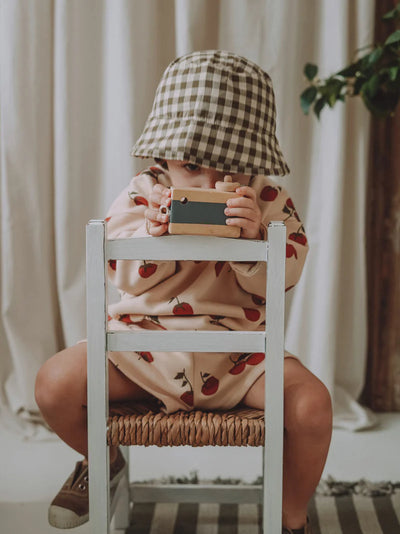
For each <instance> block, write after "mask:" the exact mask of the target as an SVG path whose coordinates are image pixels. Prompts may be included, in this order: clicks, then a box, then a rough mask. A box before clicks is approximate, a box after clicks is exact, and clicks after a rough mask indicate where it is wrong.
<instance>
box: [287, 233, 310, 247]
mask: <svg viewBox="0 0 400 534" xmlns="http://www.w3.org/2000/svg"><path fill="white" fill-rule="evenodd" d="M289 239H291V240H292V241H296V243H300V245H307V238H306V236H305V234H302V233H300V232H293V233H291V234H290V235H289Z"/></svg>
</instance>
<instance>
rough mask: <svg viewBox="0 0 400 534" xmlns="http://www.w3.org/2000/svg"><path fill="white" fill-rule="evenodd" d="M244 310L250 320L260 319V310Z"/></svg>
mask: <svg viewBox="0 0 400 534" xmlns="http://www.w3.org/2000/svg"><path fill="white" fill-rule="evenodd" d="M243 311H244V314H245V316H246V319H247V320H248V321H258V319H259V318H260V315H261V314H260V312H259V311H258V310H252V309H251V308H243Z"/></svg>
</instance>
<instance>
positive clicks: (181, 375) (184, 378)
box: [174, 369, 193, 406]
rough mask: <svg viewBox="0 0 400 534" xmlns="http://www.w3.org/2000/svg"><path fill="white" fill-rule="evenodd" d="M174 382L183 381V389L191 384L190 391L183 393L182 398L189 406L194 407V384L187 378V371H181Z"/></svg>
mask: <svg viewBox="0 0 400 534" xmlns="http://www.w3.org/2000/svg"><path fill="white" fill-rule="evenodd" d="M174 380H182V384H181V385H182V387H185V386H187V385H188V384H189V387H190V390H189V391H185V392H184V393H182V395H181V396H180V398H181V399H182V400H183V402H185V403H186V404H187V405H188V406H193V387H192V384H191V383H190V380H189V379H188V377H187V376H186V371H185V369H183V371H180V372H179V373H177V374H176V376H175V378H174Z"/></svg>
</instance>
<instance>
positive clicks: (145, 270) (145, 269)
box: [139, 260, 157, 278]
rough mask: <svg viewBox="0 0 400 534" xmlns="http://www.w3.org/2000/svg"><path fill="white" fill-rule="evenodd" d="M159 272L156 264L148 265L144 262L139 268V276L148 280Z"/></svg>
mask: <svg viewBox="0 0 400 534" xmlns="http://www.w3.org/2000/svg"><path fill="white" fill-rule="evenodd" d="M156 270H157V265H156V264H155V263H146V261H145V260H143V264H142V265H141V266H140V267H139V274H140V276H141V277H142V278H148V277H149V276H151V275H152V274H154V273H155V272H156Z"/></svg>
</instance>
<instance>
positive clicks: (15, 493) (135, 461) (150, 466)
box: [0, 413, 400, 534]
mask: <svg viewBox="0 0 400 534" xmlns="http://www.w3.org/2000/svg"><path fill="white" fill-rule="evenodd" d="M378 417H379V421H380V424H379V426H378V427H377V428H374V429H371V430H364V431H361V432H349V431H345V430H339V429H334V431H333V436H332V443H331V448H330V452H329V456H328V459H327V463H326V466H325V469H324V473H323V475H322V478H327V477H328V476H329V475H330V476H332V477H334V478H335V479H337V480H346V481H351V480H357V479H360V478H365V479H368V480H371V481H382V480H390V481H392V482H398V481H400V462H399V461H398V447H399V441H400V413H385V414H378ZM131 451H133V454H132V452H131V475H130V478H131V480H146V479H149V478H162V477H168V475H175V476H185V475H186V476H188V475H190V473H191V472H193V471H197V472H198V475H199V477H200V478H201V479H213V478H215V477H216V476H218V475H219V476H221V477H223V478H226V477H232V476H233V477H235V478H241V479H243V480H245V481H247V482H251V481H253V480H255V479H256V478H257V476H258V474H259V473H260V471H261V465H262V464H261V451H260V450H259V449H251V448H218V447H215V448H213V449H210V448H199V449H190V448H186V447H180V448H175V449H168V448H156V447H148V448H144V447H138V448H136V449H135V450H133V449H132V448H131ZM211 452H212V456H211ZM0 453H1V463H0V473H1V475H0V517H1V527H0V532H1V534H20V533H21V534H22V533H23V532H25V531H26V530H29V532H30V533H31V534H39V533H40V534H47V533H53V534H54V532H55V530H54V529H52V528H51V527H49V526H48V525H47V520H46V514H47V505H48V501H49V500H51V498H52V497H53V496H54V494H55V493H57V491H58V489H59V488H60V486H61V484H62V483H63V482H64V480H65V479H66V477H67V476H68V474H69V473H70V471H71V470H72V468H73V466H74V462H75V461H77V460H79V459H80V458H79V455H77V453H75V452H74V451H72V450H70V449H69V448H68V447H67V446H66V445H64V444H63V443H62V442H60V441H58V440H55V439H51V440H47V441H31V440H29V441H27V440H23V439H21V438H20V437H19V438H17V437H16V433H15V432H13V431H12V430H11V429H9V428H7V427H6V428H4V425H3V429H2V432H1V434H0ZM233 466H234V467H233ZM74 532H76V533H77V534H79V533H80V532H82V533H85V532H88V530H87V526H82V527H79V528H78V529H76V530H75V531H74Z"/></svg>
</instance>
